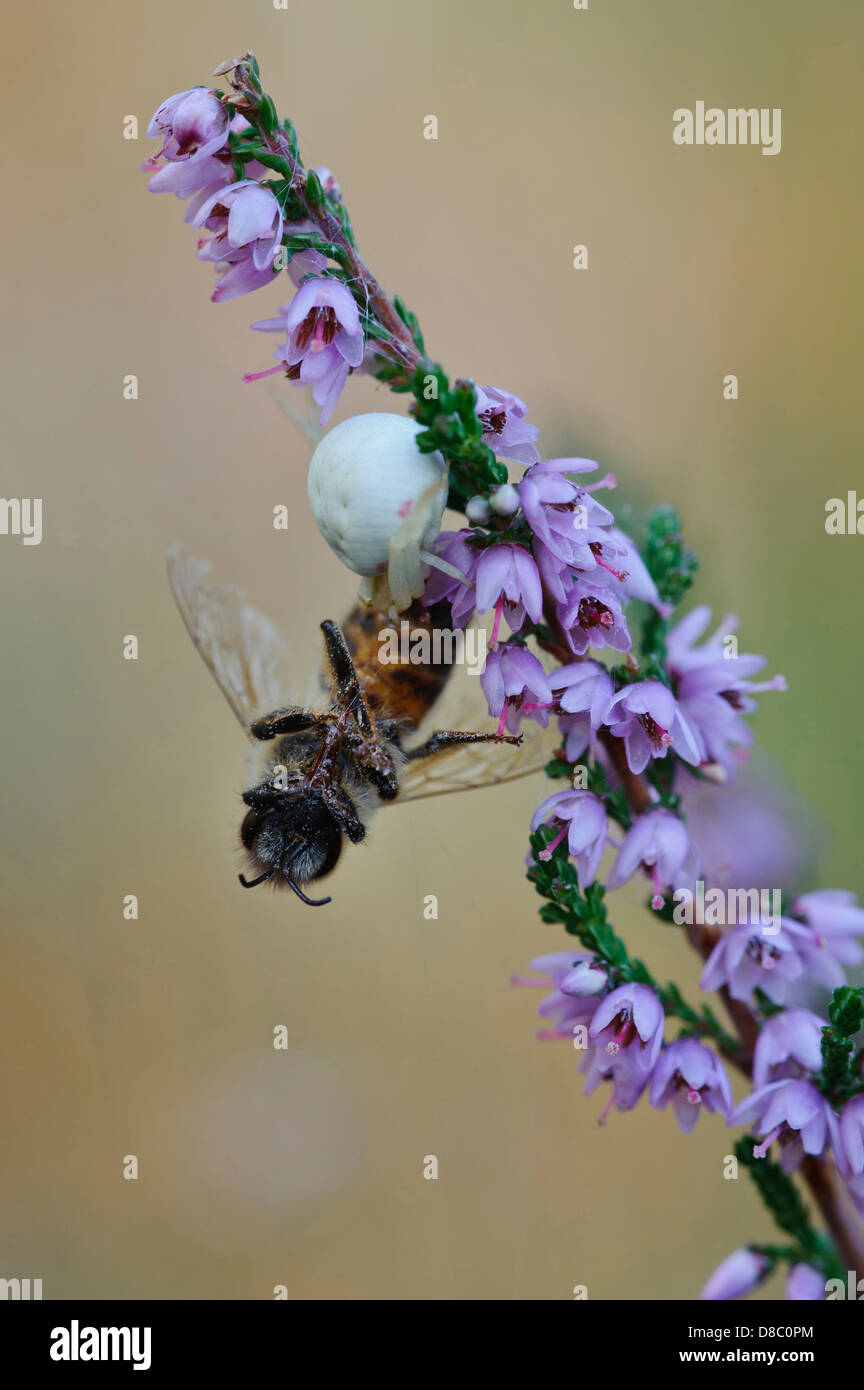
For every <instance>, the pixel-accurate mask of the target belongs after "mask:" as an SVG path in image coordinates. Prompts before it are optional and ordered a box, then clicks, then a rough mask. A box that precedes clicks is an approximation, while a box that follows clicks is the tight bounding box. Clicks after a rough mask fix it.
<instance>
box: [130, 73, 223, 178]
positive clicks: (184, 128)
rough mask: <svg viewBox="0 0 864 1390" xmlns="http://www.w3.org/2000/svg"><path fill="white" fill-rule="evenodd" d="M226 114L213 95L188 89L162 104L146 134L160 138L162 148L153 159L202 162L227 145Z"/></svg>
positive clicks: (208, 92) (200, 88)
mask: <svg viewBox="0 0 864 1390" xmlns="http://www.w3.org/2000/svg"><path fill="white" fill-rule="evenodd" d="M229 121H230V113H229V111H228V108H227V107H226V106H224V105H223V104H222V102H221V101H220V100H219V98H218V97H217V96H216V94H215V92H212V91H209V90H208V88H207V87H191V88H190V89H189V91H188V92H177V93H176V95H175V96H173V97H169V98H168V100H167V101H163V103H162V105H161V106H160V107H159V109H158V111H156V112H155V113H154V115H153V118H152V120H151V121H150V124H149V126H148V127H147V134H148V136H149V137H150V139H151V140H153V139H156V138H157V137H161V139H162V142H163V143H162V148H161V149H160V150H159V151H158V153H157V154H155V155H154V156H153V158H154V159H160V158H163V159H167V160H169V161H174V160H180V159H206V158H207V156H208V155H211V154H215V153H216V151H217V150H221V149H222V146H223V145H225V144H227V141H228V128H229Z"/></svg>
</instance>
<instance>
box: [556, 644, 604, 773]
mask: <svg viewBox="0 0 864 1390" xmlns="http://www.w3.org/2000/svg"><path fill="white" fill-rule="evenodd" d="M549 684H550V685H551V687H552V690H553V692H554V693H555V695H556V696H557V699H558V704H559V707H560V709H561V710H562V714H561V717H560V718H559V720H558V727H559V729H560V730H561V733H562V734H563V735H564V737H565V743H564V751H565V754H566V756H567V760H568V762H575V761H576V759H577V758H578V757H579V756H580V755H581V754H582V753H583V752H584V751H585V749H586V748H587V746H588V744H589V743H591V742H593V740H594V739H595V738H596V737H597V734H598V732H599V730H600V728H601V727H602V725H603V724H604V723H605V722H606V711H607V710H608V708H609V702H610V700H611V699H612V695H613V693H614V687H613V685H612V677H611V676H610V675H609V672H608V671H607V670H606V667H605V666H601V665H600V663H599V661H573V662H571V663H570V664H569V665H568V666H559V667H558V669H557V670H556V671H553V672H552V674H551V675H550V677H549Z"/></svg>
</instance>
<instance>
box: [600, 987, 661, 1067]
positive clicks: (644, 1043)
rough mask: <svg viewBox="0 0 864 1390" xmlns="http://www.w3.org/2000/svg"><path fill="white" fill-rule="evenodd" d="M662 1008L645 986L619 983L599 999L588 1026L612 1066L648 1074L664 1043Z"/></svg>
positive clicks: (651, 991)
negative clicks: (632, 1068)
mask: <svg viewBox="0 0 864 1390" xmlns="http://www.w3.org/2000/svg"><path fill="white" fill-rule="evenodd" d="M663 1023H664V1014H663V1007H662V1005H661V1003H660V1000H659V999H658V998H657V995H656V994H655V993H654V990H653V989H650V988H649V986H648V985H638V984H628V985H619V987H618V989H613V990H612V993H611V994H607V995H606V997H605V998H604V999H601V1001H600V1003H599V1004H598V1006H597V1012H596V1013H595V1014H594V1017H593V1019H592V1020H591V1027H590V1028H589V1029H588V1033H589V1036H590V1037H591V1038H593V1039H594V1040H595V1042H596V1043H597V1046H598V1048H599V1049H602V1051H603V1052H605V1054H606V1056H607V1057H608V1058H609V1059H610V1064H611V1066H612V1067H613V1068H617V1067H620V1066H625V1067H629V1066H631V1065H632V1066H635V1068H636V1070H637V1071H639V1072H642V1073H649V1072H651V1070H652V1069H653V1067H654V1063H655V1062H656V1061H657V1058H658V1056H659V1054H660V1049H661V1047H662V1046H663Z"/></svg>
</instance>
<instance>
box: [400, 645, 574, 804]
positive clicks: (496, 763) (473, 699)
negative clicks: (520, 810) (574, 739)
mask: <svg viewBox="0 0 864 1390" xmlns="http://www.w3.org/2000/svg"><path fill="white" fill-rule="evenodd" d="M475 623H476V620H475ZM472 626H474V624H472ZM478 627H479V631H480V635H482V631H483V630H485V629H483V628H482V625H478ZM482 650H484V651H485V647H484V648H483V649H482ZM495 722H496V721H495V720H493V719H491V718H490V716H489V711H488V709H487V706H486V700H485V698H484V695H483V691H482V689H481V686H480V677H479V675H470V674H469V673H468V671H467V670H466V668H465V666H464V665H457V666H455V667H454V669H453V671H452V672H451V675H450V678H449V680H448V681H447V684H446V685H445V687H444V692H443V694H442V695H441V698H440V699H439V700H437V701H436V703H435V704H434V705H433V707H432V709H431V711H430V713H429V714H428V715H427V717H426V719H425V720H424V721H423V724H422V726H421V728H420V730H419V732H418V735H417V738H416V740H412V744H413V745H414V746H418V745H419V744H421V743H423V742H424V741H425V739H427V738H428V737H429V735H430V734H431V733H432V732H434V730H436V729H463V730H466V731H468V732H471V733H493V732H494V730H495ZM520 733H521V734H522V735H523V741H522V743H521V745H520V746H519V747H516V746H515V745H514V744H512V743H469V744H464V745H462V746H459V747H456V748H453V749H447V750H446V751H444V752H442V753H436V754H434V755H433V756H432V757H430V758H418V759H417V761H416V762H409V763H404V764H403V765H402V767H401V768H400V770H399V786H400V792H399V797H398V800H399V801H416V800H418V799H419V798H420V797H424V796H443V795H444V794H445V793H446V792H456V791H467V790H469V788H471V787H494V786H496V785H497V784H498V783H499V782H510V781H512V780H513V779H514V778H516V777H527V776H529V774H530V773H532V772H539V771H541V770H542V769H543V768H544V767H545V765H546V763H548V761H549V759H550V758H551V757H552V755H553V753H554V751H555V749H556V748H557V747H558V746H559V745H560V743H561V737H560V735H559V734H558V732H557V730H556V728H555V727H554V723H553V726H552V727H551V728H548V729H541V728H540V727H539V725H537V724H535V723H534V722H533V721H532V720H530V719H526V720H525V721H524V722H523V725H522V728H521V729H520ZM409 751H410V750H409Z"/></svg>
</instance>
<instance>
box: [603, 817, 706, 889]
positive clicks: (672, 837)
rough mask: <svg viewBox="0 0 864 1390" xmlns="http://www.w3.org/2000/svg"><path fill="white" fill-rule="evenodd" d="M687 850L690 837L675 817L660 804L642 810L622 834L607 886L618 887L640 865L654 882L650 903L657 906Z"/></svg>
mask: <svg viewBox="0 0 864 1390" xmlns="http://www.w3.org/2000/svg"><path fill="white" fill-rule="evenodd" d="M689 853H690V837H689V835H688V834H687V831H686V829H685V827H684V824H683V822H682V821H680V820H679V819H678V817H677V816H675V815H673V814H672V812H671V811H666V810H664V809H663V808H662V807H658V808H657V809H656V810H654V811H646V812H645V813H644V815H641V816H639V818H638V820H636V821H634V822H633V825H632V826H631V827H630V829H629V830H628V831H627V834H626V835H625V836H624V839H623V841H622V844H621V848H620V849H619V851H618V858H617V859H616V860H615V863H614V865H613V866H612V871H611V873H610V874H609V878H608V881H607V886H608V887H609V888H610V889H614V888H620V887H621V885H622V884H623V883H626V882H627V880H628V879H629V878H632V876H633V874H635V872H636V870H637V869H638V868H640V867H641V868H643V869H645V870H646V872H647V873H649V874H650V876H651V879H652V881H653V884H654V896H653V897H652V899H651V906H652V907H654V908H655V909H656V908H660V907H662V906H663V894H664V891H665V889H667V888H670V887H672V886H673V885H674V884H675V882H676V880H677V878H678V875H679V873H680V871H681V869H682V867H683V865H684V863H685V861H686V859H687V857H688V855H689Z"/></svg>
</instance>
